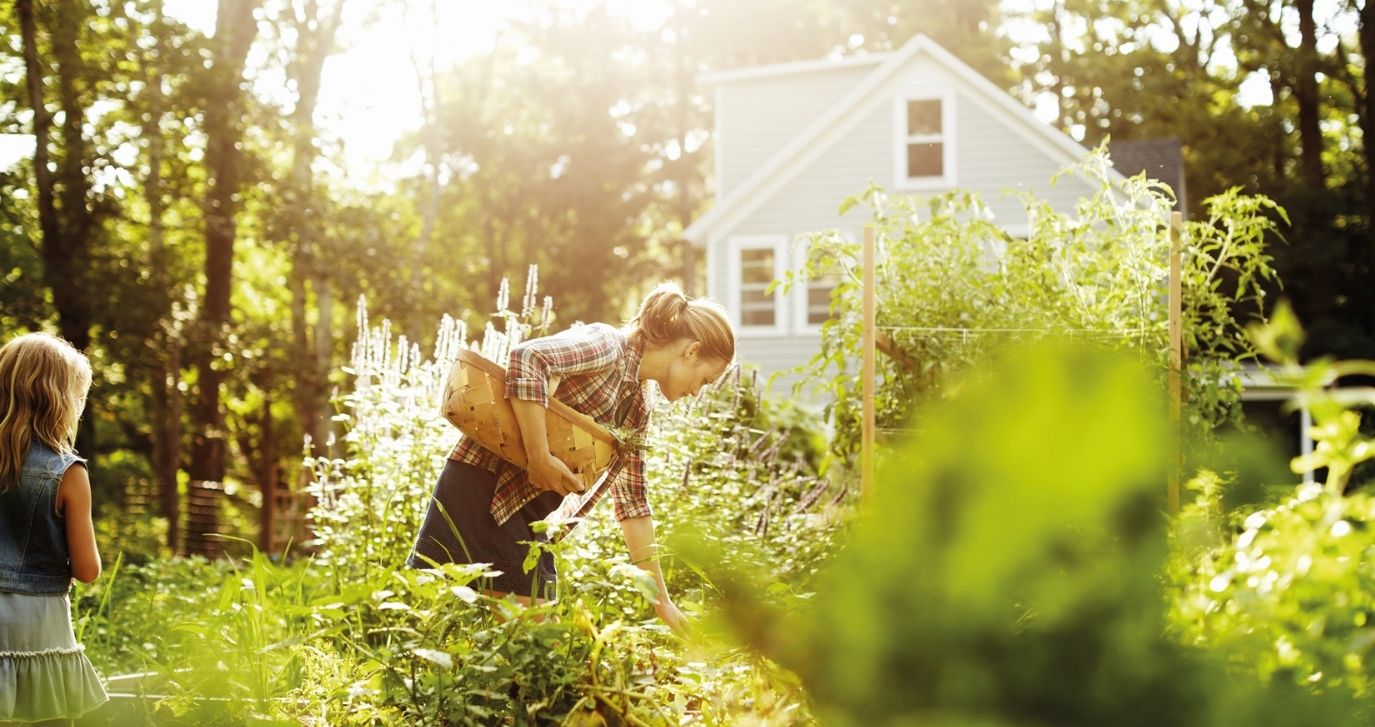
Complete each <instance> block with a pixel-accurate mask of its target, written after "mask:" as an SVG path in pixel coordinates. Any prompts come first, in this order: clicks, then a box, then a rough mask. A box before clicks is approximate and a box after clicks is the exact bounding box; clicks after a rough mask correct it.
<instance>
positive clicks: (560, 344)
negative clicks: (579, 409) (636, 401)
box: [506, 325, 622, 407]
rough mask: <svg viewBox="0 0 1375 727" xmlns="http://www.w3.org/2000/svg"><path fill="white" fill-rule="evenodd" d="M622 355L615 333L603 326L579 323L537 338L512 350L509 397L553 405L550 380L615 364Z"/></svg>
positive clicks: (507, 373) (507, 388)
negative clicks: (551, 403)
mask: <svg viewBox="0 0 1375 727" xmlns="http://www.w3.org/2000/svg"><path fill="white" fill-rule="evenodd" d="M621 354H622V351H621V345H620V342H619V340H618V339H617V338H616V336H615V334H614V332H613V331H612V330H609V329H608V328H606V327H603V326H600V325H585V326H575V327H573V328H570V329H568V330H566V331H562V332H560V333H556V334H554V335H552V336H544V337H542V338H533V339H531V340H529V341H525V342H524V343H521V344H520V345H518V346H516V347H514V348H512V349H511V357H510V359H509V361H508V363H507V365H506V398H508V399H521V400H523V401H533V402H536V403H538V404H539V405H540V406H543V407H548V406H549V394H548V388H549V379H550V377H553V376H568V375H571V374H585V373H591V372H593V371H598V370H601V369H605V368H609V367H611V366H614V365H615V364H616V362H617V361H618V360H619V359H620V357H621Z"/></svg>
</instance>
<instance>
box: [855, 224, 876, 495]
mask: <svg viewBox="0 0 1375 727" xmlns="http://www.w3.org/2000/svg"><path fill="white" fill-rule="evenodd" d="M863 263H864V279H863V284H864V304H863V315H864V324H863V326H864V329H863V337H862V348H863V354H862V356H863V360H862V362H861V364H860V372H859V380H860V402H861V416H862V423H861V430H860V431H861V439H860V450H859V487H860V490H859V492H860V500H861V502H863V503H865V504H868V502H869V500H870V499H871V498H872V497H873V490H874V364H875V361H874V357H875V355H876V354H875V351H874V346H875V340H876V338H877V336H876V335H875V334H876V333H877V330H876V329H875V326H874V226H873V225H866V226H865V227H864V257H863Z"/></svg>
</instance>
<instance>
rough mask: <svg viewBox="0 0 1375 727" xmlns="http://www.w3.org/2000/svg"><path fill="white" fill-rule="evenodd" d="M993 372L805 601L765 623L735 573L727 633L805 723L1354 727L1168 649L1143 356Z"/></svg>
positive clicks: (903, 472) (1214, 660)
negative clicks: (783, 689)
mask: <svg viewBox="0 0 1375 727" xmlns="http://www.w3.org/2000/svg"><path fill="white" fill-rule="evenodd" d="M999 361H1000V363H999V364H998V365H996V366H993V367H992V368H991V369H980V370H978V371H976V372H974V373H973V375H972V376H970V377H966V380H965V382H964V385H963V386H962V387H961V388H960V389H959V393H958V394H957V395H955V396H954V397H953V399H952V400H951V401H949V402H946V403H944V404H941V405H939V406H935V407H933V408H932V409H931V410H929V411H927V412H925V414H926V421H927V422H929V426H928V427H926V428H925V429H924V431H923V432H922V433H921V434H920V435H919V436H918V437H917V438H915V439H914V440H912V441H911V442H910V443H908V444H907V445H905V446H904V447H903V448H902V449H901V451H900V453H899V456H898V458H897V459H896V460H895V461H893V462H892V463H891V464H890V466H888V467H886V468H885V469H884V470H883V471H882V473H881V476H880V477H879V482H878V485H877V488H876V491H875V492H874V493H873V499H872V501H871V503H870V507H868V508H867V509H866V510H865V512H864V513H863V515H862V516H861V517H860V518H859V519H858V520H857V521H856V522H855V523H854V525H853V537H852V538H851V539H849V541H848V542H847V543H846V545H845V547H844V548H843V549H842V550H841V552H840V554H839V555H837V556H836V558H835V559H834V560H833V561H832V562H830V563H829V564H828V565H827V566H826V568H825V570H824V572H823V574H822V575H820V576H819V577H818V579H817V582H816V596H815V597H814V598H813V599H812V601H811V603H810V604H809V605H807V606H806V607H803V608H801V609H798V610H796V611H795V612H794V613H792V614H770V613H769V612H768V609H767V604H764V603H761V602H760V599H759V598H758V597H757V596H756V594H757V593H758V592H759V591H760V588H759V586H758V585H757V583H758V580H760V579H759V578H758V577H756V578H755V579H753V581H752V580H751V579H749V578H747V577H746V576H742V575H739V574H737V575H736V576H735V578H736V579H737V580H736V584H737V585H736V587H735V588H734V589H732V591H731V593H730V594H729V595H730V597H729V598H728V599H727V607H728V610H727V611H726V617H727V619H728V621H730V622H731V623H732V624H734V626H735V628H736V630H737V632H738V633H739V634H740V635H741V636H742V637H743V638H744V639H745V640H746V641H747V642H748V643H751V644H753V645H755V647H756V648H758V649H759V650H760V651H761V652H762V653H764V654H766V655H768V656H769V657H771V658H775V659H777V660H778V662H779V663H780V664H782V665H783V666H785V667H787V668H789V669H792V670H794V671H796V673H797V674H798V675H799V676H800V678H801V679H802V683H803V684H804V685H805V687H806V689H807V690H808V693H809V694H810V695H811V697H812V698H813V700H814V704H815V708H816V714H817V716H818V719H819V721H820V722H821V723H823V724H827V725H842V726H843V725H899V724H901V725H916V724H922V725H980V726H988V725H1007V726H1011V725H1026V726H1028V727H1029V726H1031V725H1085V726H1089V725H1094V726H1098V725H1117V726H1123V727H1129V726H1131V725H1140V726H1141V727H1148V726H1150V727H1154V726H1156V725H1294V726H1295V727H1297V726H1298V725H1315V724H1322V725H1342V724H1365V723H1367V721H1366V718H1365V717H1364V716H1362V715H1359V714H1357V713H1354V712H1353V710H1352V705H1351V704H1350V703H1349V702H1347V701H1345V700H1343V699H1341V698H1339V697H1336V696H1321V695H1319V696H1313V695H1310V694H1307V693H1304V692H1302V691H1301V690H1300V689H1299V688H1298V687H1296V686H1293V685H1286V684H1284V683H1275V684H1270V685H1267V684H1265V683H1263V682H1262V681H1261V680H1259V679H1254V678H1249V677H1245V676H1243V677H1241V678H1236V677H1234V676H1233V675H1231V674H1230V673H1228V672H1227V671H1226V670H1225V669H1224V668H1222V666H1221V664H1220V662H1221V659H1220V658H1218V656H1217V655H1216V654H1214V653H1208V652H1204V651H1201V650H1197V649H1189V648H1186V647H1183V646H1180V645H1177V644H1176V643H1174V642H1173V641H1172V640H1170V639H1167V638H1166V637H1165V635H1164V633H1165V628H1166V622H1165V619H1164V614H1165V612H1166V608H1165V597H1164V594H1162V592H1161V588H1160V584H1159V573H1160V572H1161V568H1162V565H1163V563H1164V562H1165V559H1166V555H1167V545H1166V537H1165V528H1164V525H1165V519H1164V518H1163V517H1162V515H1161V510H1162V508H1163V500H1164V497H1163V495H1164V479H1165V478H1164V463H1165V462H1166V461H1167V458H1166V452H1167V450H1166V442H1167V440H1166V426H1165V423H1164V421H1163V418H1164V417H1163V415H1164V411H1165V409H1164V406H1163V403H1162V402H1161V401H1160V400H1159V398H1158V397H1156V396H1155V395H1154V393H1155V392H1156V391H1157V390H1158V389H1157V388H1156V387H1155V386H1154V384H1153V377H1152V372H1151V371H1150V369H1149V365H1150V364H1149V361H1150V357H1148V356H1130V355H1123V354H1120V353H1119V354H1115V355H1114V354H1109V353H1107V352H1104V351H1097V350H1093V349H1085V348H1078V347H1070V348H1066V349H1059V348H1047V347H1044V346H1043V347H1040V348H1038V349H1031V350H1027V349H1017V350H1015V351H1011V352H1004V354H1002V355H1001V356H999ZM762 580H764V581H765V582H766V581H767V577H764V578H763V579H762ZM746 583H750V584H751V585H748V586H746V585H744V584H746Z"/></svg>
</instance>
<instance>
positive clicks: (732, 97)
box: [715, 65, 875, 199]
mask: <svg viewBox="0 0 1375 727" xmlns="http://www.w3.org/2000/svg"><path fill="white" fill-rule="evenodd" d="M874 67H875V66H870V65H860V66H852V67H848V68H836V69H831V70H824V71H812V72H809V73H791V74H786V75H781V76H769V77H765V78H757V79H750V80H740V81H730V82H726V83H723V84H722V85H721V87H720V88H719V89H717V96H716V99H717V103H718V104H719V106H720V108H719V109H718V110H717V117H716V123H717V128H716V140H715V143H716V145H717V155H718V156H717V158H718V159H720V160H721V168H720V169H717V170H716V195H717V199H723V198H725V196H726V195H727V194H729V193H730V192H732V191H734V190H735V188H736V187H737V186H739V184H740V182H742V181H744V180H745V179H746V178H747V177H749V175H750V173H751V172H753V171H754V170H756V169H758V168H759V167H761V166H763V164H764V162H766V161H768V159H769V158H770V157H772V156H773V155H774V152H777V151H778V150H779V149H781V148H783V145H784V144H787V143H788V142H789V141H791V140H792V139H793V138H794V137H796V136H797V135H798V134H800V133H802V130H803V129H805V128H807V126H809V125H810V124H811V123H812V122H813V121H815V120H816V118H817V117H818V116H821V115H822V114H823V113H825V112H826V110H827V109H829V108H831V106H832V105H834V104H835V102H836V101H838V100H839V99H840V97H841V96H843V95H844V94H845V92H846V91H849V90H850V88H851V87H853V86H854V85H855V84H856V83H859V81H860V79H862V78H864V76H866V75H868V74H869V73H870V72H871V71H872V70H873V69H874Z"/></svg>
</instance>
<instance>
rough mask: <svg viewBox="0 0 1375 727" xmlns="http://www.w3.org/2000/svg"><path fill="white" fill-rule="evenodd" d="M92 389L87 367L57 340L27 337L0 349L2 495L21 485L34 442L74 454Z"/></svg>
mask: <svg viewBox="0 0 1375 727" xmlns="http://www.w3.org/2000/svg"><path fill="white" fill-rule="evenodd" d="M90 390H91V362H90V361H88V360H87V359H86V356H85V355H84V354H82V353H81V352H80V351H78V350H76V349H75V348H74V347H73V346H72V344H70V343H67V342H66V341H64V340H62V339H61V338H58V337H57V336H53V335H49V334H47V333H29V334H26V335H23V336H19V337H18V338H15V339H13V340H11V341H10V342H9V343H6V344H5V345H4V346H3V347H0V492H4V491H5V490H6V489H8V488H9V486H10V485H12V484H17V483H18V482H19V476H20V474H21V473H22V472H23V469H24V456H25V455H27V454H28V452H29V445H30V444H32V443H33V440H34V438H37V439H38V441H40V442H42V443H44V444H46V445H48V446H49V447H52V448H53V449H54V450H57V451H58V452H62V453H67V452H71V451H73V449H75V447H74V445H75V442H76V426H77V422H78V421H79V420H80V419H81V410H82V409H84V408H85V407H86V394H87V392H89V391H90Z"/></svg>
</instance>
